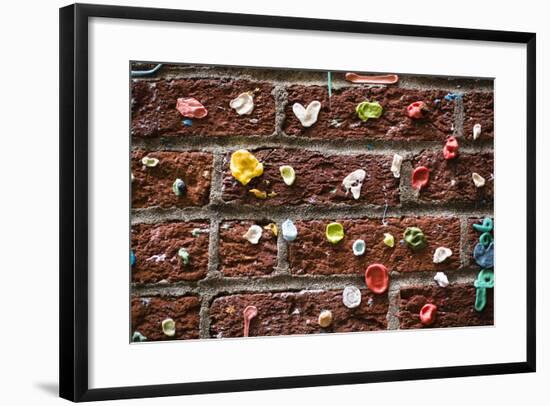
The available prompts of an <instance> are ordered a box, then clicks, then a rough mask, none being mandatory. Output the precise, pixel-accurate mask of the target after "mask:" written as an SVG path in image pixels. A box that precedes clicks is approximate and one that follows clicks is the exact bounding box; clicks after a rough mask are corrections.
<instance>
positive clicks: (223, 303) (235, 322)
mask: <svg viewBox="0 0 550 406" xmlns="http://www.w3.org/2000/svg"><path fill="white" fill-rule="evenodd" d="M361 297H362V300H361V304H360V305H359V307H357V308H355V309H348V308H347V307H345V306H344V304H343V303H342V291H341V290H335V291H301V292H285V293H250V294H238V295H231V296H222V297H219V298H217V299H215V300H214V302H213V303H212V306H211V307H210V318H211V325H210V334H211V335H212V336H213V337H218V338H223V337H242V336H243V310H244V309H245V308H246V306H249V305H250V306H256V308H257V309H258V315H257V316H256V317H255V318H254V319H252V321H251V323H250V336H275V335H290V334H313V333H332V332H334V333H336V332H350V331H371V330H385V329H386V328H387V320H386V315H387V312H388V298H387V296H386V295H373V294H371V293H368V292H367V291H366V290H362V292H361ZM323 310H330V311H331V312H332V315H333V322H332V325H330V326H329V327H327V328H321V327H320V326H319V324H318V318H319V314H320V313H321V311H323Z"/></svg>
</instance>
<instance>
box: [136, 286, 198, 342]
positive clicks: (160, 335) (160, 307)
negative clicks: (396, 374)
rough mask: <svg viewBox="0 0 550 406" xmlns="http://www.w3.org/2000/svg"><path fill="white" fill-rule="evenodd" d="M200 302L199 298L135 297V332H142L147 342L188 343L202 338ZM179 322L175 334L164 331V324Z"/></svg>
mask: <svg viewBox="0 0 550 406" xmlns="http://www.w3.org/2000/svg"><path fill="white" fill-rule="evenodd" d="M199 311H200V302H199V299H198V298H197V297H196V296H183V297H178V298H172V297H148V298H140V297H134V298H132V331H131V334H133V333H134V332H135V331H139V332H140V333H141V334H143V335H144V336H145V337H147V341H163V340H187V339H193V338H199ZM167 318H171V319H172V320H174V321H175V322H176V334H175V335H174V336H173V337H169V336H167V335H165V334H164V332H163V331H162V321H163V320H165V319H167Z"/></svg>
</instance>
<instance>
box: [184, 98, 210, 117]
mask: <svg viewBox="0 0 550 406" xmlns="http://www.w3.org/2000/svg"><path fill="white" fill-rule="evenodd" d="M176 110H177V111H179V112H180V114H181V115H182V116H183V117H189V118H203V117H206V115H207V114H208V110H206V107H204V106H203V105H202V104H201V102H200V101H198V100H197V99H195V98H193V97H180V98H179V99H178V101H177V103H176Z"/></svg>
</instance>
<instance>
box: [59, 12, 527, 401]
mask: <svg viewBox="0 0 550 406" xmlns="http://www.w3.org/2000/svg"><path fill="white" fill-rule="evenodd" d="M420 56H421V57H420ZM60 70H61V71H60V98H61V102H60V103H61V105H60V111H61V114H60V156H61V162H60V165H61V171H60V173H61V176H60V191H61V192H60V193H61V194H60V200H61V205H60V206H61V208H60V210H61V224H60V233H61V243H60V246H61V251H60V256H61V260H60V295H61V296H60V394H61V396H62V397H64V398H66V399H70V400H73V401H92V400H104V399H118V398H135V397H153V396H169V395H183V394H197V393H214V392H223V391H245V390H260V389H274V388H296V387H304V386H321V385H341V384H354V383H368V382H381V381H398V380H408V379H430V378H443V377H461V376H471V375H487V374H504V373H519V372H532V371H535V344H536V343H535V118H536V117H535V34H532V33H520V32H504V31H484V30H472V29H458V28H443V27H426V26H411V25H395V24H380V23H368V22H359V21H336V20H316V19H307V18H291V17H279V16H260V15H241V14H227V13H212V12H200V11H182V10H166V9H148V8H133V7H116V6H97V5H71V6H67V7H65V8H62V9H61V10H60ZM213 363H215V366H216V367H215V368H213V367H212V364H213Z"/></svg>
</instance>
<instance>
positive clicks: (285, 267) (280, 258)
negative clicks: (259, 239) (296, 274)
mask: <svg viewBox="0 0 550 406" xmlns="http://www.w3.org/2000/svg"><path fill="white" fill-rule="evenodd" d="M281 224H282V222H281V221H279V222H277V227H278V228H279V233H278V235H277V274H280V275H290V265H289V262H288V244H287V243H286V241H285V239H284V238H283V232H282V227H281Z"/></svg>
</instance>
